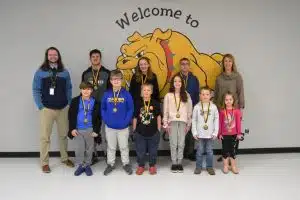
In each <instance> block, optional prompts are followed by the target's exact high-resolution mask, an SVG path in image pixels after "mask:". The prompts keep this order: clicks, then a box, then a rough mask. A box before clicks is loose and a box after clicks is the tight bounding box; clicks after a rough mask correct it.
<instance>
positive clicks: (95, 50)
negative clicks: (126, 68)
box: [90, 49, 102, 58]
mask: <svg viewBox="0 0 300 200" xmlns="http://www.w3.org/2000/svg"><path fill="white" fill-rule="evenodd" d="M93 54H99V55H100V58H102V54H101V51H100V50H99V49H93V50H91V51H90V57H92V55H93Z"/></svg>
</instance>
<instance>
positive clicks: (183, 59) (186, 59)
mask: <svg viewBox="0 0 300 200" xmlns="http://www.w3.org/2000/svg"><path fill="white" fill-rule="evenodd" d="M182 61H188V62H189V64H190V60H189V59H188V58H181V59H180V60H179V63H181V62H182Z"/></svg>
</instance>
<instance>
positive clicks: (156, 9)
mask: <svg viewBox="0 0 300 200" xmlns="http://www.w3.org/2000/svg"><path fill="white" fill-rule="evenodd" d="M154 11H157V13H156V14H155V13H154ZM152 15H154V16H157V15H159V10H158V8H153V9H152Z"/></svg>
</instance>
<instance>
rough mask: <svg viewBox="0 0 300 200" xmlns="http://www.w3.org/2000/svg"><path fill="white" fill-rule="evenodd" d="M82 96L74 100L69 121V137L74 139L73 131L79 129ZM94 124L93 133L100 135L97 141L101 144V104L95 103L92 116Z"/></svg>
mask: <svg viewBox="0 0 300 200" xmlns="http://www.w3.org/2000/svg"><path fill="white" fill-rule="evenodd" d="M80 98H81V96H77V97H75V98H73V99H72V102H71V105H70V108H69V113H68V119H69V132H68V137H69V138H70V139H73V137H74V136H73V135H72V133H71V132H72V130H74V129H77V115H78V108H79V104H80ZM92 124H93V131H94V132H95V133H98V137H97V138H95V140H96V141H97V140H98V142H97V143H99V139H100V140H101V135H100V129H101V115H100V104H99V103H98V102H97V101H95V104H94V109H93V116H92Z"/></svg>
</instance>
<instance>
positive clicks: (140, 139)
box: [135, 133, 160, 167]
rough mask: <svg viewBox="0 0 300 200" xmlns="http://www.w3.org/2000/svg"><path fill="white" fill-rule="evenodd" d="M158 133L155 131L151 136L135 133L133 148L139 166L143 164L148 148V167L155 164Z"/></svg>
mask: <svg viewBox="0 0 300 200" xmlns="http://www.w3.org/2000/svg"><path fill="white" fill-rule="evenodd" d="M159 140H160V134H159V133H156V134H155V135H153V136H151V137H145V136H143V135H141V134H139V133H136V134H135V148H136V154H137V162H138V165H139V167H144V166H145V157H146V153H147V150H148V153H149V165H150V167H152V166H154V165H155V164H156V159H157V149H158V145H159Z"/></svg>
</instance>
